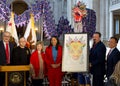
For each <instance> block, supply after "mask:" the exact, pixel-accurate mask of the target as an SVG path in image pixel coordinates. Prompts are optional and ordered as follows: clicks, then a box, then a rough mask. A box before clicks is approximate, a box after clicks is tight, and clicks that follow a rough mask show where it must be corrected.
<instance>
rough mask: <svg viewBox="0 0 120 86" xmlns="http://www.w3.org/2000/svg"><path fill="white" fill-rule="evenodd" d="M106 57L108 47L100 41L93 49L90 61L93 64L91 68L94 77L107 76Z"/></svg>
mask: <svg viewBox="0 0 120 86" xmlns="http://www.w3.org/2000/svg"><path fill="white" fill-rule="evenodd" d="M105 55H106V47H105V45H104V44H103V43H102V42H101V41H100V42H99V43H97V44H96V45H95V47H93V48H91V50H90V55H89V61H90V63H91V64H92V67H91V68H90V72H91V73H92V74H93V75H104V74H105Z"/></svg>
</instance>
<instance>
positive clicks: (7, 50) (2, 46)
mask: <svg viewBox="0 0 120 86" xmlns="http://www.w3.org/2000/svg"><path fill="white" fill-rule="evenodd" d="M10 36H11V34H10V33H9V32H7V31H6V32H4V33H3V40H1V41H0V66H2V65H9V64H10V60H11V58H12V50H13V47H14V45H13V44H12V43H11V42H9V41H10ZM3 84H4V73H0V86H3Z"/></svg>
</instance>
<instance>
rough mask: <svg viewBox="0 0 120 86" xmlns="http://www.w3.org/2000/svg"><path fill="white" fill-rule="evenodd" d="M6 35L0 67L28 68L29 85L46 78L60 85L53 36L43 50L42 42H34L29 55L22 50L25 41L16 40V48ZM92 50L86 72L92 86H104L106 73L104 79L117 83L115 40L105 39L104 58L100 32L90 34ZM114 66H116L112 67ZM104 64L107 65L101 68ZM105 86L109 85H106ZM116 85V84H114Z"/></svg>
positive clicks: (59, 53) (118, 54)
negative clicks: (27, 66) (87, 71)
mask: <svg viewBox="0 0 120 86" xmlns="http://www.w3.org/2000/svg"><path fill="white" fill-rule="evenodd" d="M10 36H11V35H10V33H9V32H4V33H3V40H1V41H0V66H1V65H2V66H3V65H30V72H29V73H27V78H28V77H29V75H30V77H31V79H32V84H33V86H42V83H43V79H44V77H46V76H47V77H48V80H49V85H50V86H61V82H62V77H63V73H62V70H61V64H62V46H61V45H60V43H59V39H58V38H57V37H56V36H52V37H51V39H50V44H49V45H48V46H47V47H46V49H45V51H44V43H43V42H42V41H38V42H37V43H36V49H35V50H34V52H32V53H31V51H30V49H29V48H28V47H26V39H25V38H24V37H21V38H20V39H19V46H15V45H14V44H13V43H11V42H10ZM93 41H94V43H93V47H92V48H91V49H90V54H89V63H90V65H89V66H90V73H91V74H92V75H93V86H104V83H103V80H104V75H105V74H106V76H107V78H108V80H110V79H112V80H113V79H115V80H114V81H115V83H116V84H120V73H119V69H120V66H119V65H120V61H119V60H120V52H119V50H118V49H117V48H116V46H117V43H118V40H117V39H116V38H115V37H111V38H110V40H109V47H110V52H109V53H108V55H107V60H105V57H106V47H105V45H104V44H103V42H102V41H101V33H99V32H95V33H94V34H93ZM116 64H117V65H116ZM105 65H107V66H105ZM4 77H5V74H4V73H1V72H0V86H3V85H4V80H5V79H4ZM108 86H109V85H108ZM117 86H119V85H117Z"/></svg>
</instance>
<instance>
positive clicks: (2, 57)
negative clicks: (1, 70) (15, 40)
mask: <svg viewBox="0 0 120 86" xmlns="http://www.w3.org/2000/svg"><path fill="white" fill-rule="evenodd" d="M13 48H14V45H13V44H12V43H11V42H9V49H10V59H11V58H12V50H13ZM0 65H6V52H5V47H4V43H3V41H0Z"/></svg>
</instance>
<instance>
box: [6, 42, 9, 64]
mask: <svg viewBox="0 0 120 86" xmlns="http://www.w3.org/2000/svg"><path fill="white" fill-rule="evenodd" d="M6 63H7V64H9V63H10V62H9V46H8V43H6Z"/></svg>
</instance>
